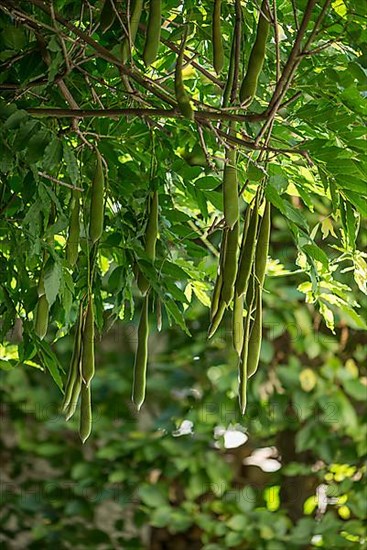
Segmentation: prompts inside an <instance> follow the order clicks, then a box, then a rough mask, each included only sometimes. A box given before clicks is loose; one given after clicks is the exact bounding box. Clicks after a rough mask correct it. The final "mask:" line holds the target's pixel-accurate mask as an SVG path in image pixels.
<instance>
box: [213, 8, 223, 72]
mask: <svg viewBox="0 0 367 550" xmlns="http://www.w3.org/2000/svg"><path fill="white" fill-rule="evenodd" d="M221 4H222V0H214V9H213V20H212V43H213V67H214V69H215V72H216V73H217V74H220V73H221V71H222V69H223V65H224V51H223V41H222V31H221V24H220V23H221Z"/></svg>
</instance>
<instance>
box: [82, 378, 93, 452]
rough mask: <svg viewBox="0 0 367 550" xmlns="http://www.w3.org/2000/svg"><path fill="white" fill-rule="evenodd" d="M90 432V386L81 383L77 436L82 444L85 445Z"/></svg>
mask: <svg viewBox="0 0 367 550" xmlns="http://www.w3.org/2000/svg"><path fill="white" fill-rule="evenodd" d="M91 431H92V400H91V389H90V386H87V385H86V384H83V383H82V389H81V399H80V424H79V435H80V439H81V440H82V443H85V442H86V440H87V439H88V437H89V436H90V433H91Z"/></svg>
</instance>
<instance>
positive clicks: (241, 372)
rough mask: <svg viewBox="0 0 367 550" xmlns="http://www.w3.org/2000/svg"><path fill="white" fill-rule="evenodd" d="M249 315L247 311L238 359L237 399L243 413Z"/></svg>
mask: <svg viewBox="0 0 367 550" xmlns="http://www.w3.org/2000/svg"><path fill="white" fill-rule="evenodd" d="M250 322H251V315H250V312H249V311H248V312H247V316H246V319H245V321H244V330H243V333H244V334H243V346H242V350H241V356H240V358H239V361H238V382H239V384H238V400H239V404H240V410H241V413H242V414H245V410H246V404H247V366H248V342H249V333H250Z"/></svg>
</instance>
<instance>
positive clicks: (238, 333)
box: [232, 296, 244, 356]
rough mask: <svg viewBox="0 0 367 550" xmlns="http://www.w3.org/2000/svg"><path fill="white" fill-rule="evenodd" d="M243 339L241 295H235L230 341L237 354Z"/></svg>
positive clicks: (239, 352) (239, 353)
mask: <svg viewBox="0 0 367 550" xmlns="http://www.w3.org/2000/svg"><path fill="white" fill-rule="evenodd" d="M243 339H244V331H243V296H235V298H234V301H233V319H232V343H233V347H234V349H235V350H236V352H237V355H238V356H240V355H241V351H242V347H243Z"/></svg>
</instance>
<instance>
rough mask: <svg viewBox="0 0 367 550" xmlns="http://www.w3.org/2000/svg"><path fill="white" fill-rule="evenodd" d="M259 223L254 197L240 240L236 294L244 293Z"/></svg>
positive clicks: (256, 203)
mask: <svg viewBox="0 0 367 550" xmlns="http://www.w3.org/2000/svg"><path fill="white" fill-rule="evenodd" d="M258 223H259V216H258V199H257V197H256V200H255V205H254V208H253V210H252V212H251V214H250V222H249V226H248V230H247V234H246V238H245V239H244V240H243V242H242V247H241V254H240V261H239V266H238V273H237V279H236V294H237V295H238V296H242V294H246V291H247V285H248V281H249V277H250V273H251V269H252V265H253V262H254V256H255V247H256V236H257V228H258Z"/></svg>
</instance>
